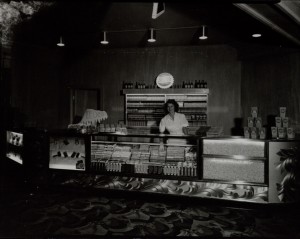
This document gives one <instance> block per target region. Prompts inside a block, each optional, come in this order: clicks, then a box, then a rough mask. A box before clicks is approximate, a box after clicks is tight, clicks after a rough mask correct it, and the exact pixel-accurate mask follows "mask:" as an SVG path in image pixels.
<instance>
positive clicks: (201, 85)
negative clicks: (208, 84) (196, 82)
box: [200, 80, 204, 89]
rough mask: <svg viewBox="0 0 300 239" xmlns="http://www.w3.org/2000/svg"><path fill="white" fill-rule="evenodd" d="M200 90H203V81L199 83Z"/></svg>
mask: <svg viewBox="0 0 300 239" xmlns="http://www.w3.org/2000/svg"><path fill="white" fill-rule="evenodd" d="M200 88H201V89H202V88H204V80H202V81H201V82H200Z"/></svg>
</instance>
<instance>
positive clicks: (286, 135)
mask: <svg viewBox="0 0 300 239" xmlns="http://www.w3.org/2000/svg"><path fill="white" fill-rule="evenodd" d="M289 121H290V120H289V117H287V116H286V107H279V116H277V117H275V126H272V127H271V133H272V139H294V138H295V130H294V128H293V127H290V123H289Z"/></svg>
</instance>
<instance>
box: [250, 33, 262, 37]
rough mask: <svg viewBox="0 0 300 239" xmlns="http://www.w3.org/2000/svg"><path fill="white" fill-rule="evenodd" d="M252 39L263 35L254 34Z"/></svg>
mask: <svg viewBox="0 0 300 239" xmlns="http://www.w3.org/2000/svg"><path fill="white" fill-rule="evenodd" d="M252 37H254V38H257V37H261V34H260V33H254V34H252Z"/></svg>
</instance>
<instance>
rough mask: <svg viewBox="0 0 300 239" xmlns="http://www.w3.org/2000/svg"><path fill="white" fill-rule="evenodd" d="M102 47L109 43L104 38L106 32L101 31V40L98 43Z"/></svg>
mask: <svg viewBox="0 0 300 239" xmlns="http://www.w3.org/2000/svg"><path fill="white" fill-rule="evenodd" d="M100 43H101V44H102V45H107V44H108V43H109V41H108V40H107V37H106V31H103V32H102V40H101V42H100Z"/></svg>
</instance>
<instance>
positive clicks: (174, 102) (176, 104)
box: [165, 99, 179, 113]
mask: <svg viewBox="0 0 300 239" xmlns="http://www.w3.org/2000/svg"><path fill="white" fill-rule="evenodd" d="M168 104H172V105H174V108H175V109H174V110H175V112H178V111H179V105H178V103H177V102H176V101H175V100H173V99H169V100H167V102H166V103H165V112H166V113H168Z"/></svg>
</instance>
